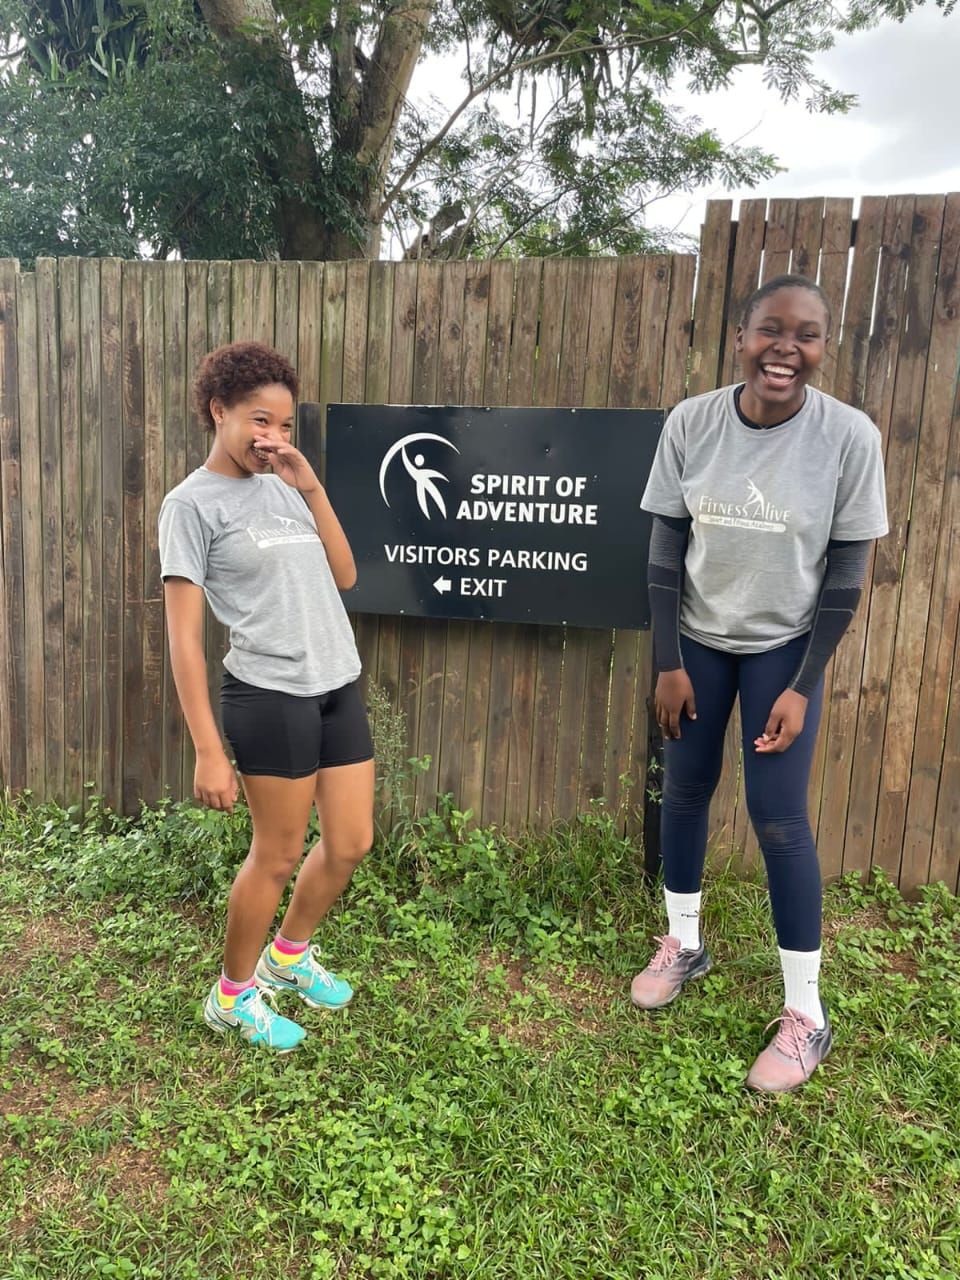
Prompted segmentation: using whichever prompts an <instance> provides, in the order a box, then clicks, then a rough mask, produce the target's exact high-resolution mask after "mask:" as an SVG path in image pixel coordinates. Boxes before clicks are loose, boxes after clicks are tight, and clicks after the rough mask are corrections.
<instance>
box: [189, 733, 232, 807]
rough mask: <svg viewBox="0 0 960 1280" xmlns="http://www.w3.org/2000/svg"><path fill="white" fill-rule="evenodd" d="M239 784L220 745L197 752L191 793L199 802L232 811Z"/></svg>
mask: <svg viewBox="0 0 960 1280" xmlns="http://www.w3.org/2000/svg"><path fill="white" fill-rule="evenodd" d="M238 792H239V785H238V783H237V775H236V773H235V772H234V769H233V765H232V764H231V763H230V761H229V760H228V759H227V755H226V752H225V751H224V750H223V748H222V747H217V748H215V749H211V750H210V751H200V752H198V753H197V767H196V769H194V771H193V794H194V796H195V798H196V799H197V800H199V801H200V803H201V804H205V805H206V806H207V807H208V808H210V809H225V810H226V812H227V813H232V812H233V806H234V805H235V804H236V801H237V794H238Z"/></svg>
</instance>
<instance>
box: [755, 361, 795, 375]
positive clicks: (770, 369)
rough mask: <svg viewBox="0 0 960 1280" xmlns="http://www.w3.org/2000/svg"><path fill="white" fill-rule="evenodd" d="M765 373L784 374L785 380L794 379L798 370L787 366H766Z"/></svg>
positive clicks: (764, 367)
mask: <svg viewBox="0 0 960 1280" xmlns="http://www.w3.org/2000/svg"><path fill="white" fill-rule="evenodd" d="M763 371H764V373H776V374H782V375H783V377H785V378H792V377H793V375H794V374H795V373H796V369H791V368H789V366H788V365H785V364H765V365H764V366H763Z"/></svg>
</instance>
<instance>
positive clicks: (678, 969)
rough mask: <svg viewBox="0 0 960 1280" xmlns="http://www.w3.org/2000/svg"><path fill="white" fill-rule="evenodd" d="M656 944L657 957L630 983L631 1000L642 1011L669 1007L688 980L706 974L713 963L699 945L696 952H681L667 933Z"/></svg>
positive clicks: (703, 948)
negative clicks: (666, 1005)
mask: <svg viewBox="0 0 960 1280" xmlns="http://www.w3.org/2000/svg"><path fill="white" fill-rule="evenodd" d="M655 941H657V942H659V943H660V946H659V948H658V949H657V953H656V955H655V956H654V957H653V959H652V960H651V961H650V963H649V964H648V965H647V967H646V968H645V969H644V971H643V973H638V974H637V976H636V977H635V978H634V980H633V982H632V983H631V984H630V999H631V1000H632V1001H633V1003H634V1004H635V1005H637V1006H638V1007H639V1008H641V1009H660V1008H662V1007H663V1005H665V1004H669V1003H670V1001H671V1000H674V999H676V997H677V996H678V995H679V994H680V988H681V987H682V986H683V984H684V983H685V982H686V981H688V979H690V978H699V977H701V976H702V975H703V974H705V973H708V972H709V971H710V966H711V964H712V961H711V959H710V953H709V952H708V951H707V948H706V947H705V946H704V945H703V943H702V942H701V943H700V946H699V947H698V948H697V950H696V951H690V950H686V951H684V950H682V949H681V947H680V939H679V938H674V937H672V936H671V935H669V934H668V935H667V936H666V937H665V938H657V939H655Z"/></svg>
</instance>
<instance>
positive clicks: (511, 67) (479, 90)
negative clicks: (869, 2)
mask: <svg viewBox="0 0 960 1280" xmlns="http://www.w3.org/2000/svg"><path fill="white" fill-rule="evenodd" d="M791 2H792V0H791ZM713 7H714V6H711V5H706V6H704V8H703V9H702V10H701V11H700V13H699V14H698V15H697V19H691V21H690V22H688V23H686V24H685V25H684V26H682V27H678V28H677V30H676V31H673V32H671V33H670V34H669V35H667V36H650V37H649V38H645V39H640V38H637V39H632V40H631V39H628V40H623V41H620V42H615V43H612V44H603V45H598V44H594V43H593V42H591V43H589V44H581V45H576V46H572V47H570V46H568V47H564V46H563V45H562V44H561V46H560V47H558V48H557V49H552V50H550V51H549V52H547V53H539V54H535V55H534V56H533V57H530V58H524V59H521V60H520V61H516V60H515V57H513V58H510V59H508V60H507V62H506V63H505V65H504V66H503V67H501V68H500V69H499V70H497V71H494V72H491V73H490V74H489V75H488V76H486V77H485V78H484V79H483V80H481V81H480V83H479V84H477V85H475V86H474V87H473V88H472V89H471V90H470V91H469V92H468V93H467V95H466V97H465V98H464V99H463V101H462V102H460V103H459V104H458V105H457V106H456V107H455V108H454V110H453V112H452V114H451V115H450V116H449V117H448V119H447V121H446V122H445V124H444V125H443V126H442V127H441V128H440V129H438V131H437V132H436V133H435V134H434V135H433V137H432V138H430V139H429V140H428V141H427V142H425V143H424V144H423V146H422V147H420V148H418V150H417V151H416V153H415V154H414V156H413V158H412V159H411V160H410V162H409V163H408V164H407V166H406V168H405V169H404V170H403V172H402V173H401V174H400V177H399V178H398V179H397V180H396V182H394V184H393V185H392V186H391V188H390V190H389V191H387V192H386V193H385V194H384V197H383V200H382V202H381V204H380V209H379V213H380V216H382V215H383V214H384V213H385V212H386V211H387V209H389V208H390V206H391V205H392V204H393V202H394V200H396V198H397V196H398V195H399V194H400V192H401V191H402V190H403V187H404V185H405V184H406V182H407V180H408V179H409V177H410V176H411V174H412V173H414V172H415V171H416V169H417V168H418V167H419V166H420V165H421V164H422V163H423V161H424V160H425V159H426V158H427V156H428V155H430V153H431V152H433V151H435V150H436V149H437V147H439V146H440V144H441V142H443V140H444V138H445V137H446V136H447V134H448V133H449V132H450V130H451V129H452V128H453V126H454V124H455V123H456V122H457V120H458V119H459V118H460V116H461V115H462V114H463V112H464V111H466V109H467V107H469V105H470V103H471V102H474V101H475V100H476V99H477V98H479V97H482V95H483V94H485V93H487V92H488V91H489V90H490V89H492V88H493V87H494V85H496V84H498V83H499V82H500V81H501V80H504V79H505V78H506V77H508V76H510V75H513V74H515V73H517V72H523V71H525V70H527V69H528V68H530V67H536V66H543V65H545V64H546V63H549V62H556V61H557V60H558V59H560V58H569V57H572V56H573V55H575V54H578V53H590V54H591V55H596V54H597V53H599V52H605V53H608V54H611V53H625V52H626V51H627V50H631V49H642V48H649V47H651V46H652V45H657V44H664V43H666V42H670V41H673V40H676V39H678V38H679V37H680V36H682V35H684V34H689V32H691V31H692V29H693V27H694V24H695V22H696V21H697V20H698V19H699V18H700V17H702V16H703V14H704V13H705V12H708V11H709V10H710V9H711V8H713ZM571 34H572V33H571ZM516 52H517V53H519V48H518V49H517V50H516ZM746 60H749V61H753V57H752V56H749V57H747V56H745V57H743V58H740V57H738V58H737V60H736V61H737V62H738V63H739V62H741V61H746Z"/></svg>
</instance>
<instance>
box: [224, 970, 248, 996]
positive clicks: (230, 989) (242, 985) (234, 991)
mask: <svg viewBox="0 0 960 1280" xmlns="http://www.w3.org/2000/svg"><path fill="white" fill-rule="evenodd" d="M255 985H256V984H255V983H254V980H253V978H247V980H246V982H232V981H231V980H230V979H229V978H228V977H227V975H226V974H225V973H221V974H220V994H221V996H223V998H224V999H225V1000H235V999H236V998H237V996H242V995H243V993H244V991H249V990H250V988H251V987H252V986H255Z"/></svg>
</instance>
